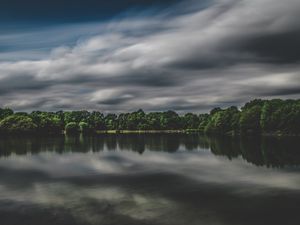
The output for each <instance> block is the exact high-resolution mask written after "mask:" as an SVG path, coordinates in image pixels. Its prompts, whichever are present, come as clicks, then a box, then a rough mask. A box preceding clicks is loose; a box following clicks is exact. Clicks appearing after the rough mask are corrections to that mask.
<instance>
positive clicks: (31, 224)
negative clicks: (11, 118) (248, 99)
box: [0, 135, 300, 225]
mask: <svg viewBox="0 0 300 225" xmlns="http://www.w3.org/2000/svg"><path fill="white" fill-rule="evenodd" d="M299 144H300V140H297V139H295V138H289V139H281V140H278V139H273V138H266V139H263V140H261V139H230V138H213V139H211V138H207V137H203V136H198V135H123V136H119V137H118V136H115V135H103V136H98V137H66V138H64V137H56V138H16V137H15V138H1V139H0V221H1V222H0V224H1V225H2V224H3V225H11V224H14V225H19V224H20V225H21V224H22V225H90V224H91V225H94V224H99V225H109V224H114V225H123V224H128V225H135V224H137V225H144V224H149V225H150V224H151V225H156V224H157V225H167V224H170V225H171V224H172V225H194V224H195V225H202V224H203V225H225V224H226V225H227V224H228V225H235V224H236V225H277V224H278V225H291V224H293V225H299V224H300V213H299V210H300V148H299V146H300V145H299Z"/></svg>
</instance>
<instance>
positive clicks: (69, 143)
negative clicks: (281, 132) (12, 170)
mask: <svg viewBox="0 0 300 225" xmlns="http://www.w3.org/2000/svg"><path fill="white" fill-rule="evenodd" d="M299 144H300V140H299V139H297V138H295V137H289V138H287V137H285V138H274V137H256V138H255V137H252V138H243V137H241V138H232V137H225V136H221V137H208V136H201V135H198V134H195V135H191V134H189V135H186V134H172V135H171V134H163V135H162V134H122V135H115V134H114V135H109V134H103V135H98V136H83V135H77V136H76V135H75V136H55V137H6V138H0V157H8V156H10V155H12V154H16V155H24V154H37V153H40V152H56V153H59V154H63V153H66V152H81V153H85V152H99V151H104V150H108V151H113V150H119V151H133V152H137V153H139V154H143V153H144V152H145V151H164V152H170V153H171V152H176V151H178V150H188V151H194V150H210V151H211V152H212V153H213V154H214V155H221V156H226V157H227V158H228V159H230V160H231V159H234V158H237V157H242V158H243V159H244V160H245V161H247V162H249V163H252V164H255V165H257V166H266V167H284V166H297V165H300V152H299V150H298V146H299Z"/></svg>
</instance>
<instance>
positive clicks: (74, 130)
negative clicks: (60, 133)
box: [65, 122, 80, 134]
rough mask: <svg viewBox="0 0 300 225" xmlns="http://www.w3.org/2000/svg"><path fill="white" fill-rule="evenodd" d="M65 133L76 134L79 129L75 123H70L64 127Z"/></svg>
mask: <svg viewBox="0 0 300 225" xmlns="http://www.w3.org/2000/svg"><path fill="white" fill-rule="evenodd" d="M65 131H66V133H67V134H77V133H79V131H80V127H79V125H78V124H77V123H75V122H70V123H68V124H67V125H66V127H65Z"/></svg>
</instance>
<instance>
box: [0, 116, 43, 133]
mask: <svg viewBox="0 0 300 225" xmlns="http://www.w3.org/2000/svg"><path fill="white" fill-rule="evenodd" d="M36 130H37V125H36V124H35V123H34V122H33V120H32V119H31V118H30V117H29V116H24V115H11V116H8V117H6V118H5V119H3V120H2V121H1V122H0V131H1V132H2V133H7V134H16V133H33V132H35V131H36Z"/></svg>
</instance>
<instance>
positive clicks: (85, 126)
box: [79, 122, 91, 134]
mask: <svg viewBox="0 0 300 225" xmlns="http://www.w3.org/2000/svg"><path fill="white" fill-rule="evenodd" d="M79 127H80V132H81V133H83V134H86V133H90V132H91V129H90V127H89V125H88V124H87V123H86V122H80V123H79Z"/></svg>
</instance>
